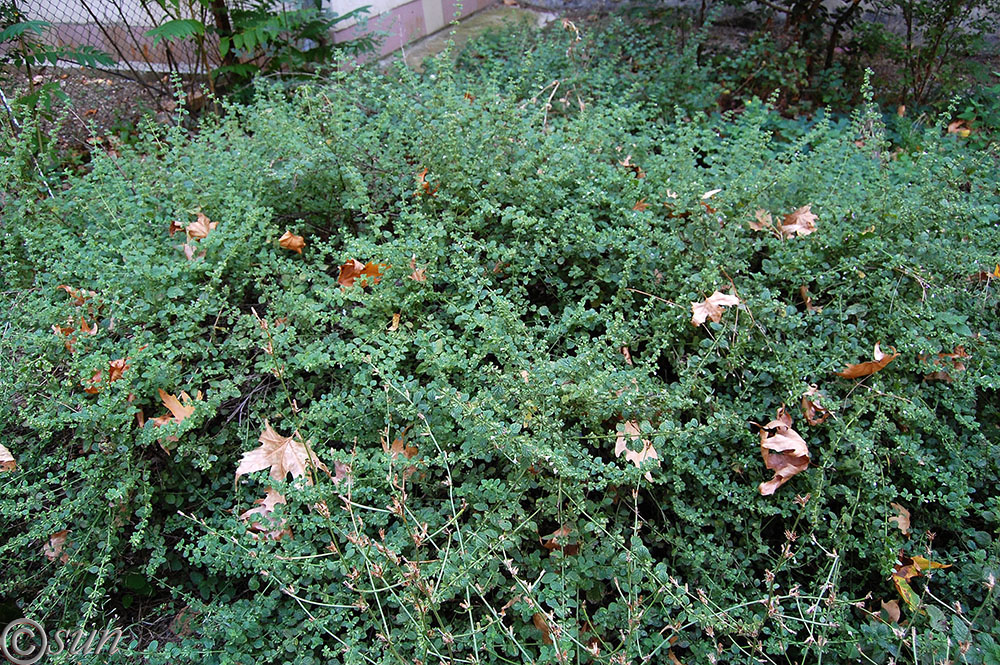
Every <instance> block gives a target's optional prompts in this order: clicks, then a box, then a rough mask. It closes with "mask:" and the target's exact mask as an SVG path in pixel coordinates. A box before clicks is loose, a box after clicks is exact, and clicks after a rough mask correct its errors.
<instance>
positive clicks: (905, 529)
mask: <svg viewBox="0 0 1000 665" xmlns="http://www.w3.org/2000/svg"><path fill="white" fill-rule="evenodd" d="M889 505H890V506H892V509H893V510H895V511H896V514H895V515H893V516H892V517H890V518H889V521H890V522H895V523H896V527H897V528H898V529H899V530H900V532H901V533H902V534H903V535H904V536H907V535H909V533H910V511H909V510H907V509H906V508H904V507H903V506H901V505H899V504H898V503H890V504H889Z"/></svg>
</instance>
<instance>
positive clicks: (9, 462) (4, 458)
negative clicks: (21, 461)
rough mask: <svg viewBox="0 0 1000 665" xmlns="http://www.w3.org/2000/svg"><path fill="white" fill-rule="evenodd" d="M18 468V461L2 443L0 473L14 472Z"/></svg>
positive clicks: (0, 448)
mask: <svg viewBox="0 0 1000 665" xmlns="http://www.w3.org/2000/svg"><path fill="white" fill-rule="evenodd" d="M16 468H17V460H15V459H14V456H13V455H12V454H11V452H10V451H9V450H7V448H5V447H4V445H3V444H2V443H0V471H13V470H14V469H16Z"/></svg>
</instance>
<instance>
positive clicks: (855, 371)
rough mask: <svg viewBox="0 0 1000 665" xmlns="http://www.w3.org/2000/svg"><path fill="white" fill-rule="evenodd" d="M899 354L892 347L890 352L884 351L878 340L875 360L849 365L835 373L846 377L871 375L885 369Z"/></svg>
mask: <svg viewBox="0 0 1000 665" xmlns="http://www.w3.org/2000/svg"><path fill="white" fill-rule="evenodd" d="M898 355H899V354H898V353H896V349H892V352H891V353H890V354H885V353H882V348H881V347H880V346H879V342H876V343H875V351H874V352H873V354H872V357H873V358H874V361H872V362H866V363H861V364H858V365H848V366H847V367H846V368H845V369H844V370H843V371H840V372H834V374H836V375H837V376H839V377H843V378H845V379H860V378H861V377H865V376H871V375H872V374H874V373H875V372H878V371H879V370H881V369H883V368H884V367H885V366H886V365H888V364H889V363H890V362H892V360H893V358H895V357H896V356H898Z"/></svg>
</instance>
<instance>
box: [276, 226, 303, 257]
mask: <svg viewBox="0 0 1000 665" xmlns="http://www.w3.org/2000/svg"><path fill="white" fill-rule="evenodd" d="M278 245H280V246H281V247H283V248H284V249H288V250H291V251H293V252H298V253H299V254H301V253H302V248H303V247H305V246H306V239H305V238H303V237H302V236H297V235H295V234H294V233H292V232H291V231H285V233H284V235H282V236H281V237H280V238H278Z"/></svg>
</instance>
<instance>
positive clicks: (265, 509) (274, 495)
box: [240, 487, 292, 540]
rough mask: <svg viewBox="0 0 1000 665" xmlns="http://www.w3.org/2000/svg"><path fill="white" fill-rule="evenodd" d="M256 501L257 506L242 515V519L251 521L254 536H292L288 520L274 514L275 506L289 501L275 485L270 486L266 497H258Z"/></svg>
mask: <svg viewBox="0 0 1000 665" xmlns="http://www.w3.org/2000/svg"><path fill="white" fill-rule="evenodd" d="M254 503H256V504H257V507H256V508H251V509H250V510H248V511H246V512H245V513H243V514H241V515H240V519H241V520H242V521H244V522H249V530H250V533H251V534H252V535H253V537H254V538H269V539H270V540H281V539H282V538H283V537H285V536H287V537H289V538H291V537H292V530H291V529H289V528H288V527H287V526H286V524H285V522H286V520H284V519H280V520H279V519H277V518H275V516H274V515H272V513H273V512H274V507H275V506H277V505H278V504H286V503H287V502H286V501H285V497H284V496H282V495H281V494H280V493H279V492H277V491H276V490H275V489H274V488H273V487H268V488H267V493H266V495H265V496H264V498H263V499H257V501H255V502H254Z"/></svg>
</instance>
